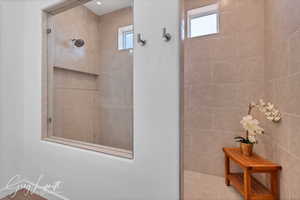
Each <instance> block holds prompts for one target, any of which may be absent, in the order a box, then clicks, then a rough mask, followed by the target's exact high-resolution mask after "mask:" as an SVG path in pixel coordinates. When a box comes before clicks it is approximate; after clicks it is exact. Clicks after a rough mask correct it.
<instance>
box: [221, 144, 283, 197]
mask: <svg viewBox="0 0 300 200" xmlns="http://www.w3.org/2000/svg"><path fill="white" fill-rule="evenodd" d="M223 151H224V154H225V184H226V185H227V186H230V185H232V186H233V187H234V188H235V189H237V191H239V192H240V193H241V194H242V195H243V196H244V199H245V200H279V179H278V173H279V171H280V170H281V166H280V165H277V164H275V163H273V162H271V161H268V160H266V159H264V158H262V157H260V156H259V155H257V154H255V153H254V154H253V155H252V156H251V157H247V156H244V155H243V154H242V153H241V150H240V148H223ZM230 160H232V161H234V162H235V163H237V164H238V165H239V166H240V167H241V168H242V170H243V173H231V172H230ZM253 173H268V174H270V189H268V188H267V187H266V186H264V185H263V184H262V183H260V182H259V181H258V180H257V179H255V178H254V177H253V176H252V174H253Z"/></svg>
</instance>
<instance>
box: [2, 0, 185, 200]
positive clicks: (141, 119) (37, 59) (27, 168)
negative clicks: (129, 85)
mask: <svg viewBox="0 0 300 200" xmlns="http://www.w3.org/2000/svg"><path fill="white" fill-rule="evenodd" d="M22 2H23V3H22V4H21V3H20V4H18V6H19V5H21V7H20V9H21V11H19V12H17V13H18V14H17V16H19V15H20V17H22V18H17V20H13V21H14V24H11V22H7V24H5V26H3V25H2V26H1V27H0V28H1V30H2V27H9V28H10V29H8V30H6V31H5V32H4V33H6V34H8V35H6V36H5V37H4V38H5V40H7V41H5V43H4V44H2V46H1V47H2V48H1V50H2V51H3V49H4V48H6V47H7V46H9V45H12V46H11V48H13V47H15V48H16V49H15V50H13V49H11V51H9V52H5V53H4V56H5V57H6V59H5V60H4V64H3V61H2V62H1V79H0V80H1V95H3V94H4V95H6V94H7V93H10V92H11V93H10V94H9V96H7V97H6V98H4V101H1V104H0V105H1V111H2V109H3V108H5V109H6V112H4V114H5V115H6V114H7V113H9V110H7V109H9V108H6V106H11V107H13V111H14V112H13V113H10V114H11V115H12V116H10V117H9V118H7V119H3V117H2V116H1V121H2V123H1V125H2V124H5V128H4V129H3V128H1V139H2V138H3V139H4V140H7V141H9V144H13V142H12V141H11V140H13V139H15V138H17V139H18V140H17V141H19V139H22V140H21V141H23V143H22V142H21V143H20V147H19V149H20V151H21V152H23V154H24V157H23V158H24V164H23V166H22V163H21V164H20V166H22V173H23V175H24V176H26V177H27V178H28V180H31V181H35V180H36V179H37V178H38V176H39V175H40V174H44V175H45V178H44V179H43V182H42V183H49V182H52V181H56V180H61V181H63V192H64V194H65V196H67V197H69V198H70V199H72V200H83V199H87V200H92V199H93V200H94V199H95V200H96V199H105V200H177V199H179V85H180V84H179V80H180V79H179V71H180V70H179V44H180V42H179V22H180V20H179V14H180V12H179V9H180V8H179V0H163V1H161V0H136V1H135V17H134V18H135V31H136V32H142V33H143V37H145V39H147V40H148V44H147V46H145V47H137V48H136V50H135V58H134V63H135V67H134V83H135V84H134V85H135V93H134V100H135V102H134V106H135V108H134V114H135V125H134V131H135V133H134V136H135V137H134V149H135V159H134V160H126V159H121V158H115V157H112V156H107V155H103V154H99V153H95V152H89V151H85V150H79V149H76V148H71V147H66V146H63V145H58V144H53V143H48V142H43V141H40V138H41V35H42V34H41V9H42V8H44V7H46V6H47V5H50V4H52V3H54V2H58V0H56V1H55V0H48V1H46V0H27V1H22ZM6 4H9V3H6ZM18 6H17V7H18ZM22 6H23V7H22ZM9 12H11V14H10V13H9ZM15 14H16V10H15V8H14V6H13V5H9V6H7V7H6V12H4V13H2V14H1V15H4V17H7V18H8V17H13V15H15ZM10 24H11V25H10ZM10 26H12V27H10ZM16 27H20V29H22V27H23V28H24V29H25V31H24V32H22V31H16V32H13V31H14V29H17V28H16ZM163 27H167V28H168V31H169V32H171V33H172V35H173V40H172V42H170V43H165V42H163V41H162V40H161V29H162V28H163ZM9 34H11V35H9ZM2 38H3V36H2ZM19 42H20V43H21V44H19ZM22 42H23V45H22ZM21 49H22V50H21ZM13 51H16V52H17V55H15V56H14V54H13ZM21 51H23V54H22V53H20V52H21ZM7 73H9V74H7ZM14 73H16V74H14ZM2 78H4V79H2ZM16 79H17V80H16ZM13 80H16V81H13ZM4 82H5V84H4ZM8 83H12V86H10V85H9V84H8ZM2 84H4V85H2ZM1 97H2V96H1ZM15 97H16V98H15ZM23 111H24V112H23ZM17 114H20V116H22V114H23V116H22V117H20V116H19V115H18V116H16V115H17ZM15 116H16V117H20V119H19V118H17V119H19V120H17V121H16V120H14V119H15V118H14V117H15ZM12 124H13V125H14V126H12ZM9 129H12V130H13V131H12V132H13V134H8V133H5V132H7V131H8V130H9ZM19 133H20V134H22V133H23V134H24V138H23V137H22V136H20V135H18V134H19ZM2 143H3V141H2ZM8 146H9V145H8ZM2 148H3V147H0V150H1V151H2ZM10 149H12V147H9V148H8V147H7V151H8V150H10ZM21 152H20V153H21ZM13 154H14V157H16V158H19V156H15V154H17V152H15V153H13ZM21 160H22V159H21ZM13 161H14V160H12V161H10V162H9V164H8V166H10V165H12V164H13ZM17 165H19V163H17ZM15 171H17V170H15Z"/></svg>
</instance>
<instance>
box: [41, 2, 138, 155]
mask: <svg viewBox="0 0 300 200" xmlns="http://www.w3.org/2000/svg"><path fill="white" fill-rule="evenodd" d="M89 1H91V0H79V1H78V0H64V1H63V2H61V3H58V4H55V5H53V6H51V7H49V8H46V9H44V10H42V104H41V105H42V122H41V123H42V130H41V131H42V136H41V140H42V141H45V142H51V143H57V144H61V145H66V146H71V147H76V148H80V149H85V150H91V151H95V152H99V153H104V154H108V155H112V156H117V157H121V158H127V159H134V145H133V141H134V140H133V139H134V138H133V137H134V136H133V134H131V141H132V151H129V150H125V149H119V148H114V147H110V146H104V145H98V144H93V143H87V142H81V141H76V140H72V139H65V138H61V137H55V136H54V134H53V66H54V47H53V45H54V37H53V35H54V34H53V31H54V27H53V22H52V17H53V16H54V15H55V14H58V13H61V12H63V11H66V10H69V9H71V8H74V7H76V6H80V5H82V4H85V3H87V2H89ZM54 33H55V32H54Z"/></svg>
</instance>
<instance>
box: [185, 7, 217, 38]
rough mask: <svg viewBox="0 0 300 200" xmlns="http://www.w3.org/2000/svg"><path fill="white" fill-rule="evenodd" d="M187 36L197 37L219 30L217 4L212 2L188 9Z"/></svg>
mask: <svg viewBox="0 0 300 200" xmlns="http://www.w3.org/2000/svg"><path fill="white" fill-rule="evenodd" d="M188 28H189V29H188V37H190V38H193V37H199V36H205V35H211V34H215V33H218V32H219V13H218V5H217V4H213V5H210V6H205V7H201V8H197V9H193V10H189V11H188Z"/></svg>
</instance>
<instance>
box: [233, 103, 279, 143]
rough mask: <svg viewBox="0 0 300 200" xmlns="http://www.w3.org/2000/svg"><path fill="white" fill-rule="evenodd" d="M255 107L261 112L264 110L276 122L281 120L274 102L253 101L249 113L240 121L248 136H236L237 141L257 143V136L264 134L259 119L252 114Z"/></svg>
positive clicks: (268, 117) (266, 115)
mask: <svg viewBox="0 0 300 200" xmlns="http://www.w3.org/2000/svg"><path fill="white" fill-rule="evenodd" d="M253 108H257V109H258V110H259V111H260V112H262V113H263V114H264V115H265V117H266V118H267V120H269V121H272V122H274V123H278V122H280V121H281V114H280V112H279V110H278V109H276V108H275V106H274V105H273V104H272V103H270V102H269V103H265V102H264V100H262V99H260V100H259V102H258V103H255V102H252V103H250V104H249V109H248V115H246V116H245V117H243V119H242V121H241V122H240V123H241V124H242V126H243V128H244V129H245V130H246V137H241V136H238V137H235V138H234V139H235V140H236V141H237V142H241V143H246V144H256V143H257V139H256V136H257V135H262V134H264V129H263V128H262V127H260V125H259V121H258V120H257V119H254V118H253V116H252V115H251V111H252V109H253Z"/></svg>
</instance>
